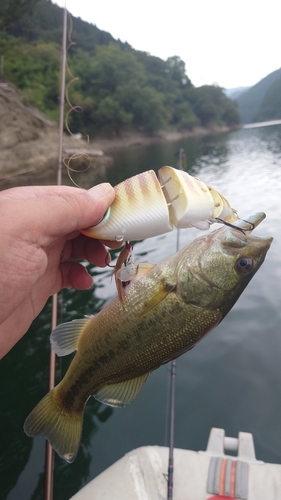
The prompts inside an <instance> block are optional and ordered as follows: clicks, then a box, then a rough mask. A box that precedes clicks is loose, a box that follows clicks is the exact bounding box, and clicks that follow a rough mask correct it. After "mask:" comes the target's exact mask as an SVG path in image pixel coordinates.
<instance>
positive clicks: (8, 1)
mask: <svg viewBox="0 0 281 500" xmlns="http://www.w3.org/2000/svg"><path fill="white" fill-rule="evenodd" d="M38 1H39V0H1V3H0V31H2V30H4V28H6V27H7V26H9V25H10V24H12V23H14V22H15V21H18V20H19V19H21V18H22V17H23V16H24V15H31V14H33V13H34V11H35V7H36V4H37V3H38Z"/></svg>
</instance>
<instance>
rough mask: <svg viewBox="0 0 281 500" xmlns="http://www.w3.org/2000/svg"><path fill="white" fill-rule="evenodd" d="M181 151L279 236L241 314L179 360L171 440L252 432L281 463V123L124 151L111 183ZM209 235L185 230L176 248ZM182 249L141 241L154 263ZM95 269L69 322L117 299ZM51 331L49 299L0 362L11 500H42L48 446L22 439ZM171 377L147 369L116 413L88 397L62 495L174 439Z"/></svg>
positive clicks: (170, 242)
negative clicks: (136, 452)
mask: <svg viewBox="0 0 281 500" xmlns="http://www.w3.org/2000/svg"><path fill="white" fill-rule="evenodd" d="M180 147H182V148H184V149H185V152H186V155H187V163H188V171H189V173H191V174H192V175H197V176H199V177H200V178H201V179H202V180H203V181H204V182H205V183H206V184H209V185H211V186H213V187H214V188H216V189H217V190H218V191H220V192H221V193H222V194H223V195H224V196H225V197H226V198H227V199H228V200H229V201H230V203H231V205H232V206H233V207H234V208H236V209H237V210H238V213H239V215H240V216H241V217H246V216H247V215H249V214H252V213H255V212H257V211H264V212H266V214H267V218H266V219H265V221H264V222H263V223H262V224H261V226H259V227H258V228H257V229H256V231H255V234H256V235H261V236H273V237H274V242H273V244H272V247H271V249H270V251H269V253H268V255H267V258H266V261H265V263H264V264H263V266H262V268H261V269H260V270H259V272H258V273H257V275H256V276H255V277H254V279H253V280H252V282H251V283H250V284H249V285H248V287H247V289H246V291H245V292H244V293H243V295H242V296H241V297H240V299H239V301H238V302H237V304H236V305H235V306H234V308H233V310H232V311H231V312H230V313H229V314H228V316H227V317H226V318H225V319H224V321H223V322H222V323H221V324H220V325H219V327H217V328H216V329H215V330H214V331H213V332H212V333H211V334H210V335H209V336H208V337H207V338H206V339H204V341H203V342H201V343H200V344H199V345H198V346H197V347H196V348H195V349H192V351H190V352H189V353H186V354H185V355H183V356H182V357H181V358H179V359H178V361H177V379H176V428H175V445H176V446H177V447H180V448H189V449H194V450H199V449H205V448H206V444H207V438H208V434H209V431H210V428H211V427H213V426H214V427H222V428H224V429H225V430H226V433H227V435H229V436H234V437H236V436H237V434H238V432H239V431H246V432H252V433H253V434H254V439H255V445H256V455H257V458H258V459H260V460H265V461H269V462H277V463H281V426H280V414H281V387H280V385H281V384H280V379H281V364H280V359H281V332H280V323H281V321H280V320H281V262H280V260H281V259H280V249H281V246H280V240H281V236H280V220H281V204H280V192H281V189H280V188H281V126H280V125H275V126H271V127H264V128H254V129H244V130H239V131H236V132H233V133H230V134H224V135H219V136H211V137H204V138H198V139H188V140H181V141H178V142H169V143H163V144H156V145H151V146H148V147H145V148H137V149H130V150H128V151H119V152H118V153H116V154H115V155H114V158H115V162H114V166H113V167H112V168H110V169H109V170H108V172H107V178H106V179H104V180H109V181H110V182H111V183H113V184H116V183H117V182H119V181H121V180H123V179H124V178H126V177H128V176H131V175H134V174H137V173H138V172H141V171H145V170H148V169H151V168H153V169H155V170H157V169H158V168H160V167H161V166H163V165H172V166H177V153H178V151H179V148H180ZM85 175H87V174H85ZM89 187H90V186H89ZM201 234H202V233H201V232H199V231H197V230H195V229H194V230H191V229H187V230H182V231H181V233H180V246H181V247H182V246H184V245H186V244H187V243H188V242H190V241H191V240H193V239H194V238H196V237H197V236H200V235H201ZM175 249H176V232H175V231H174V232H173V233H169V234H167V235H163V236H159V237H156V238H151V239H149V240H146V241H143V242H139V243H137V244H136V245H135V258H136V260H139V261H149V262H158V261H159V260H160V259H162V258H164V257H165V256H167V255H169V254H171V253H173V252H174V251H175ZM90 271H91V272H92V273H93V274H94V275H95V280H96V285H95V287H94V288H93V290H90V291H85V292H76V291H74V290H67V291H64V292H63V296H62V297H61V307H60V311H61V320H63V321H68V320H71V319H73V318H75V317H82V316H83V315H84V314H93V313H95V312H97V311H98V310H100V309H101V308H102V307H103V306H104V304H105V303H107V302H108V301H109V300H110V299H111V298H112V297H113V296H114V295H115V289H114V284H113V282H112V279H111V271H110V270H109V269H104V270H101V269H97V268H92V267H90ZM19 321H20V318H19ZM49 332H50V304H49V303H48V304H47V305H46V307H45V309H44V311H43V312H42V314H41V315H40V316H39V317H38V318H37V319H36V320H35V321H34V324H33V325H32V327H31V328H30V331H29V332H28V334H27V335H26V336H25V337H24V338H23V339H22V340H21V341H20V342H19V343H18V344H17V345H16V346H15V348H14V349H13V350H12V351H11V352H10V353H9V354H8V355H7V356H6V357H5V358H4V359H3V360H2V361H1V363H0V371H1V380H2V384H1V387H0V401H1V405H0V419H1V430H0V432H1V441H0V442H1V449H0V476H1V492H0V497H1V498H3V499H4V498H5V499H6V498H7V499H8V500H17V499H18V498H21V499H22V500H29V499H33V500H34V499H41V498H43V493H42V492H43V483H44V477H43V472H44V450H45V443H44V440H43V439H41V438H36V439H30V438H28V437H27V436H25V434H24V432H23V428H22V426H23V422H24V420H25V418H26V416H27V414H28V413H29V411H30V410H31V409H32V408H33V406H34V405H35V404H36V403H37V402H38V400H39V399H40V398H41V397H42V396H43V395H44V394H45V393H46V390H47V384H48V359H49V341H48V336H49ZM67 358H68V359H63V360H60V361H59V364H58V372H60V373H63V372H64V371H65V370H66V368H67V366H68V363H69V357H67ZM58 376H59V373H58ZM167 381H168V366H167V365H165V366H163V367H162V368H160V369H159V370H157V371H156V372H154V373H153V374H152V375H150V376H149V378H148V380H147V382H146V384H145V386H144V388H143V390H142V392H141V394H140V396H139V397H138V398H137V399H136V400H135V401H134V402H133V403H132V404H131V405H130V406H128V407H126V408H124V409H114V410H113V409H112V408H109V407H106V406H105V405H102V404H100V403H98V402H96V401H95V400H94V398H91V400H90V401H89V403H88V405H87V410H86V416H85V425H84V431H83V439H82V445H81V448H80V451H79V454H78V456H77V459H76V460H75V462H74V463H73V464H71V465H69V464H67V463H65V462H64V461H63V460H61V459H60V458H59V457H56V460H55V484H54V500H64V499H67V498H69V497H70V496H71V495H73V494H74V493H75V492H76V491H77V490H78V489H79V488H80V487H81V486H83V485H84V484H85V483H86V482H88V481H89V480H90V479H92V478H93V477H95V476H96V475H97V474H98V473H100V472H101V471H102V470H104V468H106V467H108V466H109V465H111V464H112V463H113V462H114V461H115V460H117V459H119V458H121V457H122V456H123V455H124V454H125V453H126V452H128V451H129V450H131V449H133V448H136V447H138V446H143V445H147V444H150V445H153V444H158V445H165V444H166V439H167V387H168V384H167Z"/></svg>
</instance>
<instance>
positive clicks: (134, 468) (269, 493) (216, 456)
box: [71, 428, 281, 500]
mask: <svg viewBox="0 0 281 500" xmlns="http://www.w3.org/2000/svg"><path fill="white" fill-rule="evenodd" d="M225 450H237V455H235V456H233V455H226V454H225ZM168 454H169V449H168V448H166V447H161V446H144V447H141V448H137V449H136V450H133V451H130V452H129V453H127V454H126V455H125V456H124V457H123V458H121V459H120V460H118V461H117V462H115V463H114V464H113V465H112V466H111V467H109V468H108V469H106V470H105V471H104V472H102V473H101V474H100V475H99V476H97V477H96V478H95V479H93V480H92V481H91V482H90V483H89V484H87V485H86V486H85V487H84V488H82V489H81V490H80V491H79V492H78V493H77V494H76V495H74V496H73V497H72V498H71V500H121V499H122V500H165V499H167V470H168ZM231 498H232V499H243V500H280V499H281V465H279V464H268V463H264V462H262V461H259V460H256V458H255V449H254V442H253V436H252V434H250V433H245V432H240V433H239V436H238V438H227V437H225V435H224V430H223V429H215V428H213V429H212V430H211V433H210V437H209V441H208V446H207V449H206V451H198V452H196V451H191V450H182V449H178V448H176V449H175V450H174V478H173V500H207V499H214V500H215V499H217V500H227V499H231Z"/></svg>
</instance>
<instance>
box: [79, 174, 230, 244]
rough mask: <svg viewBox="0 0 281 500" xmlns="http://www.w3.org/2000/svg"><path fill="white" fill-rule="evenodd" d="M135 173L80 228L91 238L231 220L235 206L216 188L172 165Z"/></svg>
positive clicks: (137, 235)
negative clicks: (103, 208)
mask: <svg viewBox="0 0 281 500" xmlns="http://www.w3.org/2000/svg"><path fill="white" fill-rule="evenodd" d="M158 177H159V179H158V178H157V175H156V173H155V172H154V171H153V170H148V171H147V172H143V173H141V174H138V175H135V176H133V177H130V178H129V179H126V180H125V181H123V182H121V183H120V184H118V185H117V186H115V188H114V189H115V193H116V196H115V200H114V202H113V204H112V205H111V206H110V207H109V209H108V210H107V212H106V213H105V214H104V217H103V218H102V220H101V221H99V223H98V224H96V225H95V226H92V227H89V228H87V229H83V230H82V231H81V232H82V233H83V234H85V235H86V236H89V237H91V238H97V239H101V240H110V241H114V240H116V241H120V242H124V241H136V240H143V239H146V238H150V237H151V236H158V235H160V234H164V233H168V232H169V231H172V230H173V229H174V227H177V228H189V227H196V228H198V229H201V230H204V229H209V227H210V225H211V224H212V223H214V222H218V223H227V224H232V223H234V222H235V221H237V219H238V215H237V212H236V210H234V209H233V208H232V207H231V206H230V204H229V202H228V201H227V200H226V199H225V198H224V196H222V195H221V194H220V193H219V192H218V191H216V189H214V188H212V187H210V186H207V185H206V184H204V182H203V181H201V180H200V179H198V178H197V177H193V176H191V175H189V174H188V173H187V172H185V171H183V170H178V169H175V168H173V167H168V166H166V167H162V168H160V169H159V171H158Z"/></svg>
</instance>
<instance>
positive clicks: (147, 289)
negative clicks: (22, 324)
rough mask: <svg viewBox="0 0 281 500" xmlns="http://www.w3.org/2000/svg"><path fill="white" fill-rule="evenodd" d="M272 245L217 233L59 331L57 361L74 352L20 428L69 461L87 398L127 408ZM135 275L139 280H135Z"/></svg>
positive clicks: (201, 331)
mask: <svg viewBox="0 0 281 500" xmlns="http://www.w3.org/2000/svg"><path fill="white" fill-rule="evenodd" d="M271 241H272V238H267V239H262V238H257V237H254V236H251V235H249V234H245V233H243V232H242V231H239V230H237V229H232V228H231V229H230V228H228V227H223V228H221V229H218V230H217V231H214V232H212V233H209V234H208V235H204V236H202V237H200V238H197V239H196V240H195V241H193V242H192V243H191V244H189V245H188V246H186V247H185V248H183V249H182V250H180V251H179V252H177V253H176V254H174V255H172V256H170V257H168V258H167V259H165V260H163V261H162V262H160V263H159V264H156V265H151V266H149V269H147V266H146V268H145V272H144V274H143V275H142V272H141V271H140V273H139V274H138V279H136V280H134V281H133V282H132V283H131V284H130V285H129V286H128V287H127V288H126V289H125V294H124V299H123V301H120V300H119V298H118V297H117V298H116V299H114V300H112V301H111V302H110V303H109V304H108V305H107V306H105V307H104V309H102V310H101V311H100V312H99V313H98V314H97V315H96V316H92V317H90V318H83V319H78V320H74V321H71V322H69V323H64V324H61V325H59V326H58V327H57V328H56V329H55V330H54V331H53V332H52V335H51V344H52V347H53V349H54V350H55V351H56V353H57V354H58V355H59V356H63V355H65V354H69V353H71V352H73V351H75V350H76V351H77V352H76V355H75V357H74V358H73V360H72V362H71V364H70V367H69V369H68V371H67V373H66V375H65V377H64V378H63V380H62V381H61V382H60V383H59V384H58V385H57V386H56V387H55V389H53V391H51V392H49V393H48V394H47V395H46V396H45V398H43V399H42V401H40V402H39V403H38V405H37V406H36V407H35V408H34V409H33V411H32V412H31V413H30V415H29V416H28V417H27V419H26V421H25V426H24V429H25V432H26V434H27V435H29V436H35V435H41V436H44V437H45V438H47V439H48V440H49V442H50V443H51V445H52V446H53V448H54V449H55V450H56V451H57V453H58V454H59V455H60V456H61V457H63V458H64V459H66V460H67V461H68V462H72V461H73V460H74V459H75V457H76V454H77V452H78V448H79V444H80V440H81V432H82V424H83V412H84V406H85V404H86V402H87V400H88V398H89V397H90V396H92V395H93V396H94V397H95V398H96V399H97V400H99V401H101V402H103V403H105V404H108V405H111V406H115V407H120V406H124V405H126V404H129V403H131V401H133V399H134V398H135V397H136V396H137V395H138V394H139V392H140V391H141V388H142V386H143V383H144V382H145V380H146V379H147V377H148V375H149V373H151V372H152V371H153V370H155V369H156V368H158V367H159V366H161V365H162V364H163V363H167V362H168V361H170V360H172V359H175V358H177V357H178V356H180V355H181V354H183V353H185V352H186V351H188V350H189V349H191V348H192V347H194V346H195V345H196V344H197V342H199V340H201V339H202V338H203V337H204V336H205V335H206V334H207V333H208V332H210V331H211V330H212V329H213V328H214V327H215V326H217V325H218V324H219V323H220V321H221V320H222V319H223V318H224V317H225V316H226V314H227V313H228V312H229V310H230V309H231V308H232V306H233V305H234V304H235V302H236V301H237V299H238V298H239V296H240V295H241V293H242V292H243V290H244V289H245V288H246V286H247V284H248V283H249V281H250V280H251V278H252V277H253V276H254V274H255V273H256V271H257V270H258V269H259V267H260V266H261V264H262V262H263V261H264V258H265V255H266V252H267V250H268V249H269V247H270V244H271ZM139 276H140V277H139Z"/></svg>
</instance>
